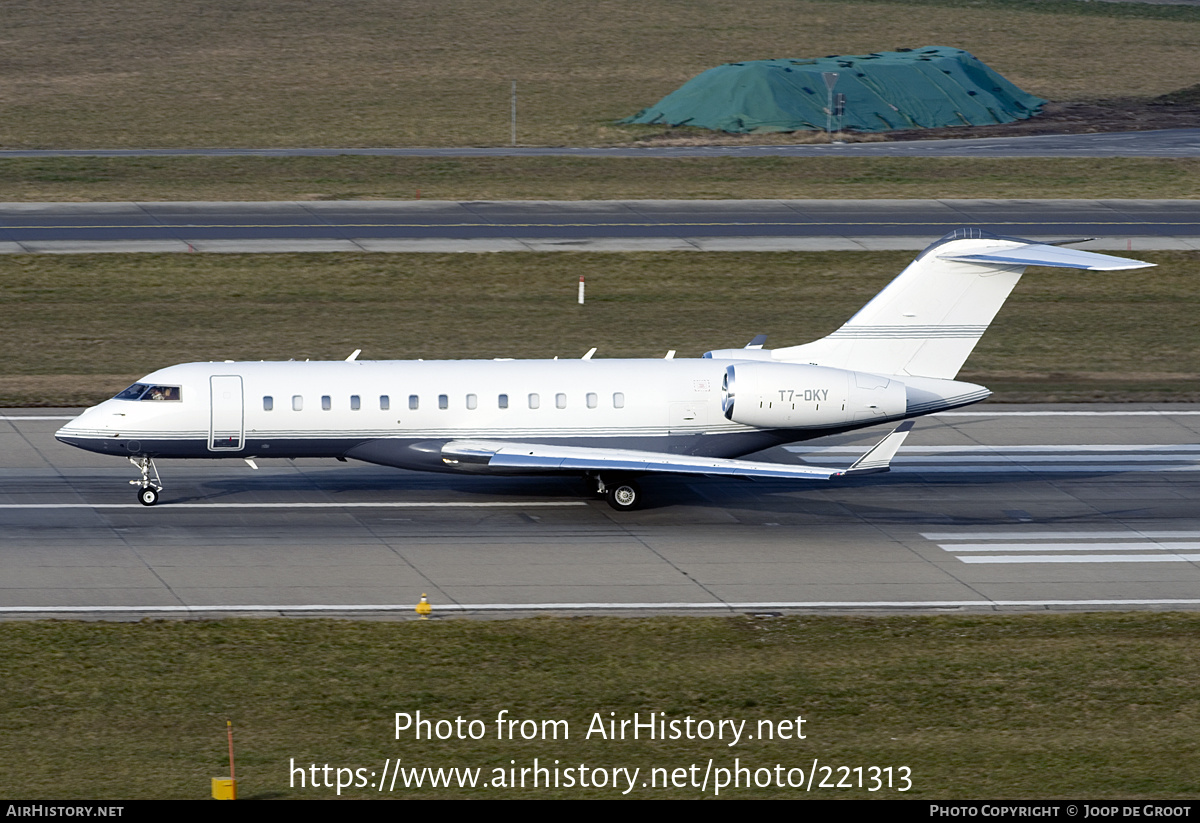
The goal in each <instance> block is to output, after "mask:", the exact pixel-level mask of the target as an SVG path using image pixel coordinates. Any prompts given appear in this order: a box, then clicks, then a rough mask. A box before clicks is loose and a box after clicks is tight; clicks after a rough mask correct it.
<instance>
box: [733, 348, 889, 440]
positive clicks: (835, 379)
mask: <svg viewBox="0 0 1200 823" xmlns="http://www.w3.org/2000/svg"><path fill="white" fill-rule="evenodd" d="M722 388H723V389H724V390H725V400H724V404H723V410H724V412H725V416H726V417H727V418H728V419H730V420H732V421H733V422H735V423H741V424H743V425H746V426H755V427H757V428H760V429H794V428H808V427H835V426H840V425H843V424H846V423H859V422H864V421H872V420H880V421H882V420H886V419H888V418H897V417H902V416H903V415H904V413H905V411H906V410H907V407H908V398H907V393H906V391H905V387H904V384H903V383H901V382H900V381H899V380H896V379H895V378H888V377H881V376H879V375H875V374H867V373H865V372H853V371H845V370H844V369H830V368H826V367H824V366H806V365H799V364H793V363H738V364H736V365H733V366H729V367H728V368H726V369H725V379H724V381H723V384H722Z"/></svg>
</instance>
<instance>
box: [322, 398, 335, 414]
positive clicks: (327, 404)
mask: <svg viewBox="0 0 1200 823" xmlns="http://www.w3.org/2000/svg"><path fill="white" fill-rule="evenodd" d="M321 408H322V409H323V410H325V411H329V410H330V409H332V408H333V401H332V400H330V399H329V395H327V394H323V395H321Z"/></svg>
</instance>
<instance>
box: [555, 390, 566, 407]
mask: <svg viewBox="0 0 1200 823" xmlns="http://www.w3.org/2000/svg"><path fill="white" fill-rule="evenodd" d="M554 406H555V408H559V409H565V408H566V407H567V396H566V395H565V394H563V393H562V392H559V393H558V394H556V395H554Z"/></svg>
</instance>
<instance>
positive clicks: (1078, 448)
mask: <svg viewBox="0 0 1200 823" xmlns="http://www.w3.org/2000/svg"><path fill="white" fill-rule="evenodd" d="M783 448H784V449H786V450H787V451H790V452H792V453H793V454H817V453H823V454H861V453H862V446H784V447H783ZM1120 452H1131V453H1132V454H1130V455H1129V456H1128V457H1127V458H1126V459H1134V456H1135V455H1142V454H1145V455H1147V457H1146V458H1144V459H1158V460H1171V459H1173V458H1172V456H1171V455H1173V454H1174V453H1176V452H1183V453H1193V454H1194V453H1197V452H1200V445H1196V444H1193V443H1177V444H1176V443H1170V444H1157V445H1135V444H1124V445H1104V446H1092V445H1084V444H1077V445H1073V446H1071V445H1065V446H1064V445H1058V446H981V445H975V444H972V445H969V446H968V445H964V446H905V447H904V450H903V451H902V452H901V455H902V456H905V457H908V458H910V459H911V458H912V456H913V455H922V454H930V455H943V454H945V455H962V456H966V457H971V456H973V455H978V457H975V458H974V459H978V460H983V459H987V458H988V457H989V456H991V457H992V458H993V459H995V456H996V455H1009V454H1028V455H1031V457H1030V459H1034V458H1033V457H1032V456H1033V455H1040V454H1053V455H1061V454H1076V453H1077V454H1080V455H1089V454H1101V455H1104V456H1105V457H1109V456H1111V455H1112V454H1116V453H1120ZM1160 453H1163V454H1160ZM1037 459H1042V460H1044V459H1047V458H1043V457H1038V458H1037ZM1080 459H1091V458H1086V457H1081V458H1080ZM1179 459H1182V460H1190V459H1193V458H1192V456H1191V455H1190V454H1189V456H1188V457H1181V458H1179Z"/></svg>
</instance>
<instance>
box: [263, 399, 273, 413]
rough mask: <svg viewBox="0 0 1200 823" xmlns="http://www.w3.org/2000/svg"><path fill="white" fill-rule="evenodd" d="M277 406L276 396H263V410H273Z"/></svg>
mask: <svg viewBox="0 0 1200 823" xmlns="http://www.w3.org/2000/svg"><path fill="white" fill-rule="evenodd" d="M274 408H275V398H274V397H271V396H270V395H266V396H265V397H263V411H271V410H272V409H274Z"/></svg>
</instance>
